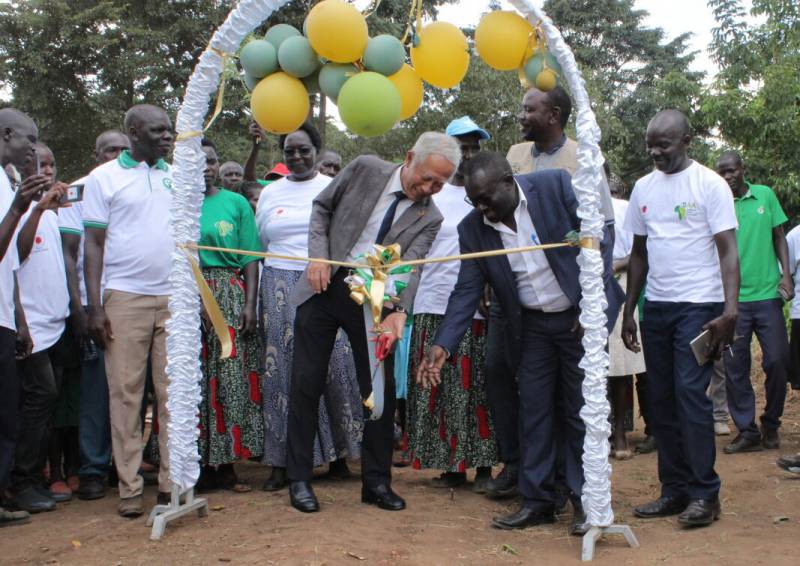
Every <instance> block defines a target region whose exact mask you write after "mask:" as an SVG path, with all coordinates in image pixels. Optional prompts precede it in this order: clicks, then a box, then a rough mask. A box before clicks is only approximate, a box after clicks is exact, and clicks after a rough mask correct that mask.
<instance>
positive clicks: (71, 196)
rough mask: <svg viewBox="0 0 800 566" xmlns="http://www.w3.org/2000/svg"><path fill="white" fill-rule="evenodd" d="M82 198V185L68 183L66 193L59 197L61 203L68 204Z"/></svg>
mask: <svg viewBox="0 0 800 566" xmlns="http://www.w3.org/2000/svg"><path fill="white" fill-rule="evenodd" d="M82 200H83V185H82V184H77V185H70V186H69V187H67V192H66V194H65V195H64V196H63V197H61V204H68V203H71V202H80V201H82Z"/></svg>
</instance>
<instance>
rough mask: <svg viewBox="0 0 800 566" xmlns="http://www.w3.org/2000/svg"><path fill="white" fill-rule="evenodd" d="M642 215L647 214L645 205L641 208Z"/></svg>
mask: <svg viewBox="0 0 800 566" xmlns="http://www.w3.org/2000/svg"><path fill="white" fill-rule="evenodd" d="M642 214H647V205H644V206H643V207H642Z"/></svg>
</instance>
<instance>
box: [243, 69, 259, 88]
mask: <svg viewBox="0 0 800 566" xmlns="http://www.w3.org/2000/svg"><path fill="white" fill-rule="evenodd" d="M260 80H261V79H259V78H258V77H253V76H251V75H248V74H247V73H245V74H244V84H245V85H246V86H247V89H248V90H253V89H254V88H256V85H257V84H258V82H259V81H260Z"/></svg>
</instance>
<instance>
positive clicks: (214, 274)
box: [200, 267, 264, 466]
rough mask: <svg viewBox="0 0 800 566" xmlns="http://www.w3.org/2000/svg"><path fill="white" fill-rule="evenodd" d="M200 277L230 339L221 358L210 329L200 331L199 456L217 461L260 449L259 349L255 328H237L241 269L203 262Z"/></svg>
mask: <svg viewBox="0 0 800 566" xmlns="http://www.w3.org/2000/svg"><path fill="white" fill-rule="evenodd" d="M203 277H205V280H206V282H207V283H208V285H209V287H211V291H212V292H213V293H214V298H215V299H216V300H217V304H219V307H220V309H221V310H222V314H223V316H224V317H225V323H226V324H227V325H228V332H229V333H230V335H231V338H232V339H233V353H232V354H231V357H230V358H228V359H226V360H222V359H220V357H219V356H220V353H221V345H220V342H219V339H218V338H217V336H216V335H215V334H214V333H213V331H211V332H203V350H202V355H201V366H202V369H203V380H202V382H201V383H202V392H203V400H202V403H201V405H200V456H201V458H202V462H203V464H207V465H212V466H218V465H220V464H229V463H231V462H234V461H236V460H239V459H247V458H255V457H260V456H261V455H262V454H263V451H264V417H263V415H262V411H261V402H262V398H261V355H262V354H261V351H262V350H261V346H260V339H259V336H258V333H257V332H256V333H254V334H252V335H251V336H247V337H245V336H243V335H242V334H241V333H240V331H239V317H240V315H241V312H242V309H243V308H244V302H245V288H244V282H243V281H242V278H241V276H240V273H239V271H238V270H235V269H227V268H216V267H211V268H204V269H203Z"/></svg>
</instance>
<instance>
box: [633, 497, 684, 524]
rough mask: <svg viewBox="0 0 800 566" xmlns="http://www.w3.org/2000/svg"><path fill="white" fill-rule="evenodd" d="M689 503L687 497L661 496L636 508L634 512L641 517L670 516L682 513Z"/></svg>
mask: <svg viewBox="0 0 800 566" xmlns="http://www.w3.org/2000/svg"><path fill="white" fill-rule="evenodd" d="M688 503H689V499H688V498H687V497H659V498H658V499H656V500H655V501H651V502H650V503H645V504H644V505H639V506H638V507H636V508H634V510H633V514H634V515H636V516H637V517H639V518H641V519H653V518H655V517H669V516H670V515H677V514H679V513H682V512H683V510H684V509H686V505H687V504H688Z"/></svg>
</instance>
